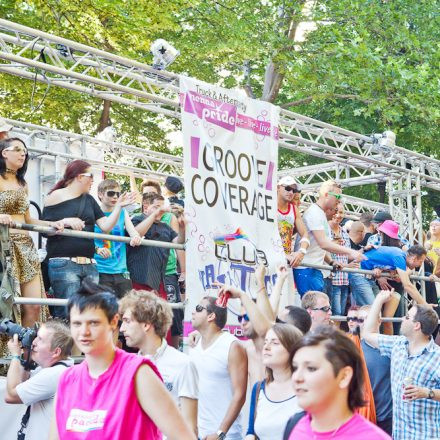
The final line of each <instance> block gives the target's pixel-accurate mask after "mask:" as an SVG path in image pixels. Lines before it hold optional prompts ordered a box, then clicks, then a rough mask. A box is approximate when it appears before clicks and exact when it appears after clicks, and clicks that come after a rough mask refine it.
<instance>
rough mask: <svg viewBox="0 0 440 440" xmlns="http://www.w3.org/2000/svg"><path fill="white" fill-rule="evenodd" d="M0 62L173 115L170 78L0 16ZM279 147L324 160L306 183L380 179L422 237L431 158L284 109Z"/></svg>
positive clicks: (436, 167)
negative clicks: (322, 178) (424, 191)
mask: <svg viewBox="0 0 440 440" xmlns="http://www.w3.org/2000/svg"><path fill="white" fill-rule="evenodd" d="M0 60H1V61H0V72H5V73H10V74H12V75H16V76H20V77H23V78H28V79H32V80H36V81H40V82H43V83H46V84H48V85H55V86H59V87H63V88H67V89H70V90H74V91H78V92H81V93H86V94H89V95H91V96H96V97H99V98H101V99H107V100H110V101H114V102H119V103H123V104H126V105H130V106H134V107H137V108H142V109H145V110H148V111H151V112H154V113H159V114H164V115H166V116H170V117H174V118H180V112H179V105H180V103H179V76H178V75H176V74H174V73H170V72H164V71H160V72H159V71H156V70H154V69H153V68H152V67H150V66H148V65H146V64H143V63H139V62H136V61H133V60H130V59H127V58H122V57H119V56H116V55H113V54H109V53H107V52H104V51H101V50H98V49H95V48H92V47H88V46H86V45H83V44H79V43H76V42H73V41H70V40H66V39H63V38H59V37H56V36H53V35H50V34H47V33H44V32H41V31H38V30H35V29H32V28H28V27H25V26H21V25H19V24H16V23H12V22H9V21H6V20H2V19H0ZM279 145H280V147H284V148H288V149H290V150H293V151H297V152H300V153H303V154H307V155H311V156H314V157H318V158H321V159H324V160H325V161H327V163H325V164H324V165H319V166H316V167H315V168H310V169H309V170H305V169H301V171H300V172H302V173H305V174H303V176H304V177H303V178H305V179H306V180H307V179H309V182H310V183H311V182H312V180H314V179H313V177H314V176H322V175H324V174H325V173H327V174H329V173H330V174H332V175H334V176H335V177H337V178H339V180H340V181H341V182H342V183H343V185H345V186H354V185H363V184H368V183H375V182H379V181H386V182H387V185H388V193H389V200H390V209H391V211H392V212H393V214H394V216H395V218H396V220H397V221H398V222H399V223H400V224H401V225H403V226H404V227H406V228H407V231H406V232H407V235H408V237H409V238H410V239H417V240H418V241H421V240H422V218H421V216H422V210H421V197H422V193H421V188H422V187H428V188H432V189H438V188H439V186H438V185H439V184H440V161H439V160H435V159H432V158H430V157H428V156H424V155H422V154H419V153H415V152H412V151H409V150H406V149H404V148H400V147H392V148H383V147H379V146H378V145H377V144H376V143H374V142H372V140H371V138H370V137H369V136H365V135H362V134H359V133H355V132H352V131H349V130H345V129H342V128H340V127H336V126H334V125H331V124H327V123H324V122H321V121H318V120H315V119H312V118H309V117H306V116H303V115H299V114H297V113H293V112H289V111H287V110H282V111H281V118H280V142H279ZM132 148H134V147H132ZM177 160H178V159H177V158H176V161H177ZM282 172H284V173H286V172H289V173H291V174H293V175H297V173H298V172H299V171H298V169H293V170H284V171H282ZM307 173H308V174H307ZM307 176H310V177H307ZM338 176H339V177H338ZM318 180H319V179H318ZM370 203H372V202H370Z"/></svg>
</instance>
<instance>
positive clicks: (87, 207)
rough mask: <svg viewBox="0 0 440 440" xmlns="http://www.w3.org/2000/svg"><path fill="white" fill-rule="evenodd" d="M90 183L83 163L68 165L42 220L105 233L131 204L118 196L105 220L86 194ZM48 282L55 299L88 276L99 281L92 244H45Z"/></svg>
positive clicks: (128, 197) (61, 239)
mask: <svg viewBox="0 0 440 440" xmlns="http://www.w3.org/2000/svg"><path fill="white" fill-rule="evenodd" d="M92 183H93V173H92V172H91V169H90V164H89V163H88V162H85V161H83V160H74V161H73V162H70V163H69V164H68V165H67V167H66V170H65V172H64V176H63V178H62V179H61V180H60V181H59V182H57V184H56V185H55V186H54V187H53V188H52V190H51V191H50V192H49V195H48V196H47V198H46V201H45V207H44V210H43V218H44V219H45V220H51V221H55V220H60V219H62V218H63V223H64V225H65V226H66V227H70V228H72V229H74V230H77V231H81V230H84V231H87V232H94V227H95V224H96V225H98V226H99V228H100V229H101V230H102V231H103V232H104V233H108V232H110V231H111V230H112V228H113V226H114V225H115V224H116V222H117V221H118V219H119V214H120V212H121V208H122V207H123V206H126V205H129V204H130V203H133V196H132V194H122V195H121V196H120V197H119V199H118V201H117V203H116V205H115V207H114V209H113V211H112V213H111V214H110V215H109V216H107V217H106V216H105V214H104V213H103V212H102V209H101V208H100V207H99V205H98V203H97V202H96V200H95V199H94V198H93V197H92V196H91V195H90V194H89V191H90V188H91V186H92ZM46 249H47V258H48V260H49V264H48V267H49V279H50V284H51V287H52V290H53V293H54V296H55V297H56V298H69V297H70V296H71V295H72V294H74V293H75V292H77V291H78V289H79V286H80V284H81V281H82V280H83V279H84V278H85V277H87V276H90V277H91V278H92V280H93V281H95V282H98V281H99V275H98V270H97V268H96V261H95V260H94V259H93V256H94V254H95V245H94V241H93V240H91V239H88V238H76V237H65V236H61V235H56V236H52V237H49V238H48V240H47V247H46ZM52 314H53V315H54V316H56V317H59V318H64V317H65V309H64V308H62V307H54V308H53V309H52Z"/></svg>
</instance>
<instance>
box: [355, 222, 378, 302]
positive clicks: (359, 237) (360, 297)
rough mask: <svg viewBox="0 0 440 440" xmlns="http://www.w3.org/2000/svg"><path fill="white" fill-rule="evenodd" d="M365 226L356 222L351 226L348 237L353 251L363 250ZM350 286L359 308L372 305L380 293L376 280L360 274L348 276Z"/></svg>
mask: <svg viewBox="0 0 440 440" xmlns="http://www.w3.org/2000/svg"><path fill="white" fill-rule="evenodd" d="M365 233H366V230H365V225H364V224H363V223H362V222H360V221H356V222H353V223H352V224H351V226H350V230H349V232H348V235H349V237H350V245H351V248H352V249H355V250H361V249H362V242H363V241H364V237H365ZM348 281H349V284H350V290H351V296H352V298H353V300H354V302H355V303H356V305H358V306H365V305H368V304H372V303H373V301H374V297H375V294H376V293H377V292H378V291H379V288H378V287H377V284H376V282H375V280H374V279H369V278H367V277H366V276H365V275H362V274H360V273H350V274H349V276H348Z"/></svg>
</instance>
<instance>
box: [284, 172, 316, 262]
mask: <svg viewBox="0 0 440 440" xmlns="http://www.w3.org/2000/svg"><path fill="white" fill-rule="evenodd" d="M300 195H301V191H300V189H299V188H298V185H297V183H296V182H295V180H294V179H293V177H291V176H284V177H282V178H281V179H280V180H279V182H278V186H277V201H278V217H277V218H278V230H279V232H280V237H281V241H282V243H283V248H284V252H285V254H286V258H287V261H288V262H289V264H290V266H291V267H296V266H298V265H299V264H300V263H301V261H302V260H303V258H304V255H305V254H306V253H307V248H308V247H309V244H310V240H309V234H308V232H307V228H306V227H305V225H304V222H303V220H302V217H301V213H300V212H299V209H298V207H297V205H296V204H295V197H296V198H298V196H299V197H300ZM295 228H296V230H297V231H298V233H299V235H300V236H301V240H300V247H299V249H298V251H297V252H294V251H293V236H294V230H295Z"/></svg>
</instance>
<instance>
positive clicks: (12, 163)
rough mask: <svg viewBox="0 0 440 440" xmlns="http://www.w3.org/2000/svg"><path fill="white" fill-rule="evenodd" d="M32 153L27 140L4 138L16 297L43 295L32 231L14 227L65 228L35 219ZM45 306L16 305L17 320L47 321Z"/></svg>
mask: <svg viewBox="0 0 440 440" xmlns="http://www.w3.org/2000/svg"><path fill="white" fill-rule="evenodd" d="M28 161H29V155H28V151H27V148H26V145H25V143H24V142H23V141H22V140H21V139H19V138H9V139H6V140H3V141H0V176H1V179H0V223H1V224H4V225H9V226H11V229H10V231H9V238H10V249H11V257H12V276H13V279H14V280H16V282H15V283H14V284H15V285H14V286H13V288H14V295H15V296H24V297H27V298H43V297H44V296H45V295H44V288H43V283H42V278H41V270H40V261H39V258H38V253H37V251H36V249H35V246H34V243H33V241H32V238H31V237H30V235H29V233H28V232H26V231H22V230H17V229H12V227H13V225H14V223H15V222H17V223H30V224H34V225H43V226H52V227H54V228H57V229H63V223H62V222H56V221H50V222H45V221H41V220H37V219H34V218H32V217H31V216H30V213H29V199H28V187H27V184H26V180H25V175H26V170H27V165H28ZM45 310H47V309H45V308H44V307H43V308H41V307H40V306H38V305H23V306H22V307H21V314H20V310H19V308H16V309H15V308H14V314H15V319H16V321H17V322H18V323H21V324H22V325H23V326H25V327H30V326H33V325H34V323H35V322H37V321H42V320H45V316H44V315H46V314H47V313H45Z"/></svg>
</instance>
